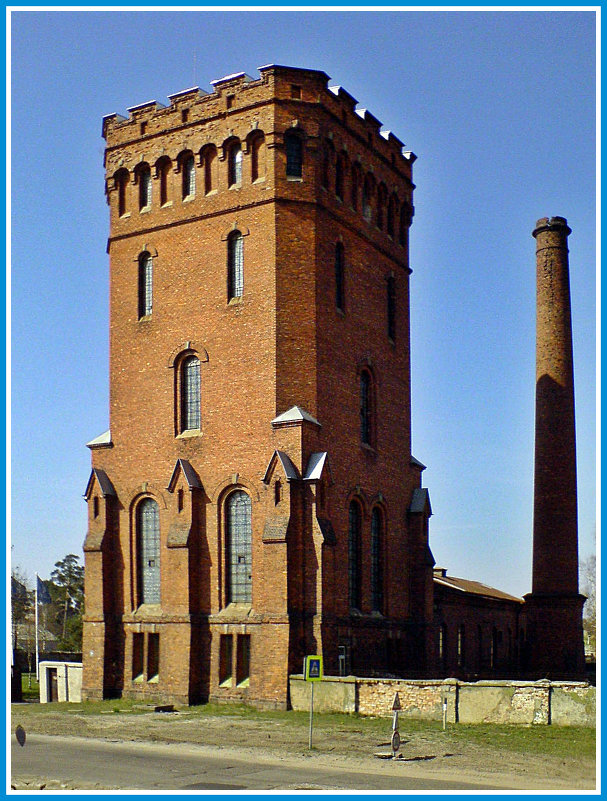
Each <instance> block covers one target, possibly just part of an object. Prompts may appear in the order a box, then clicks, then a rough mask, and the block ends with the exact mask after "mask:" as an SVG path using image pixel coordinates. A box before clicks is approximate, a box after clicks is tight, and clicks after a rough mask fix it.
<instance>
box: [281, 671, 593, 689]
mask: <svg viewBox="0 0 607 801" xmlns="http://www.w3.org/2000/svg"><path fill="white" fill-rule="evenodd" d="M289 678H291V679H297V680H299V681H304V676H303V673H292V674H291V675H290V676H289ZM322 680H323V681H332V682H342V683H344V684H356V683H357V682H359V683H360V684H367V685H373V684H392V685H394V686H395V687H396V686H397V685H403V686H413V687H444V686H445V685H449V686H458V687H466V688H467V687H538V688H542V687H553V688H554V687H572V688H575V689H585V688H587V687H591V686H592V685H591V684H589V682H587V681H550V680H549V679H539V680H537V681H524V680H522V679H520V680H519V679H480V680H479V681H460V680H459V679H454V678H449V679H379V678H366V677H364V676H323V679H322Z"/></svg>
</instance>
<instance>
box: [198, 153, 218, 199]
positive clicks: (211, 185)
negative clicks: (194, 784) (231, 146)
mask: <svg viewBox="0 0 607 801" xmlns="http://www.w3.org/2000/svg"><path fill="white" fill-rule="evenodd" d="M201 159H202V164H203V172H204V193H205V195H208V194H209V192H213V191H214V189H215V188H216V187H215V181H216V179H215V164H216V159H217V149H216V148H215V145H205V147H203V148H202V150H201Z"/></svg>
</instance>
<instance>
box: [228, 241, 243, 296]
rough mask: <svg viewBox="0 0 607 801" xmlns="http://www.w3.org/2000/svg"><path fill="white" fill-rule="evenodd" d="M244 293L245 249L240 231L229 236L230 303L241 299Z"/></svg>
mask: <svg viewBox="0 0 607 801" xmlns="http://www.w3.org/2000/svg"><path fill="white" fill-rule="evenodd" d="M243 291H244V248H243V238H242V234H241V233H240V231H232V232H231V233H230V235H229V236H228V301H230V300H232V299H233V298H241V297H242V294H243Z"/></svg>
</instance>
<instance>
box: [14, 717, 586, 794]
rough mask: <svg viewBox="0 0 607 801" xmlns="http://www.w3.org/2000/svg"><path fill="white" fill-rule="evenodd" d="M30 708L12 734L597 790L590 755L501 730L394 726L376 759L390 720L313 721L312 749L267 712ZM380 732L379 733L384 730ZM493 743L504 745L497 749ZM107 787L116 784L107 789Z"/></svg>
mask: <svg viewBox="0 0 607 801" xmlns="http://www.w3.org/2000/svg"><path fill="white" fill-rule="evenodd" d="M31 706H32V705H29V704H20V705H15V706H14V707H13V716H12V733H11V734H12V736H14V730H15V728H16V726H17V725H18V724H20V725H21V726H23V728H24V729H25V731H26V732H29V733H38V734H50V735H62V736H70V735H71V736H80V737H94V738H98V739H105V740H112V741H120V742H125V741H148V742H158V743H176V742H186V743H196V744H200V745H202V746H204V747H205V748H209V749H210V750H213V751H214V752H216V751H217V749H220V750H222V752H223V753H225V754H226V756H227V755H228V754H229V753H234V752H236V751H237V753H238V756H240V757H243V756H247V755H250V756H251V759H263V760H268V761H279V762H281V764H284V763H285V761H287V762H292V763H293V764H299V765H301V764H302V760H304V761H305V760H309V759H310V758H311V755H312V754H313V757H314V759H315V760H316V761H317V763H323V764H326V765H337V764H339V765H340V766H342V767H343V766H344V765H350V766H351V768H352V770H353V771H356V770H363V769H364V770H365V771H375V770H377V771H378V772H381V771H385V770H390V771H392V770H395V769H396V770H398V767H397V764H405V765H406V766H407V771H408V774H409V775H420V776H422V775H423V776H425V777H427V778H449V779H460V780H461V781H466V780H473V781H476V782H486V783H487V784H493V785H498V786H504V787H517V788H520V789H529V790H534V789H535V790H537V789H543V790H548V791H549V790H558V789H560V790H570V791H576V790H592V789H595V787H596V778H595V777H596V765H595V760H594V759H593V758H591V757H589V756H574V755H572V756H567V757H566V758H562V757H557V756H547V755H537V754H530V753H519V752H517V751H516V750H512V749H510V748H508V747H507V746H506V741H505V740H504V739H502V738H507V737H508V734H507V732H506V733H505V732H503V731H501V730H500V729H496V736H495V744H491V745H487V743H482V744H479V743H476V742H474V741H473V738H462V737H461V736H457V732H456V731H454V730H453V729H451V730H450V727H447V731H446V732H443V731H442V730H441V729H440V728H437V727H436V726H434V727H428V728H427V729H425V728H424V727H419V726H418V727H416V729H417V730H415V731H414V730H413V729H410V730H407V727H406V724H404V725H401V738H402V741H401V747H400V760H399V762H398V763H396V762H392V761H388V760H382V759H380V758H379V757H378V755H387V754H391V749H390V735H391V721H390V720H388V719H387V720H382V721H374V722H373V724H371V723H369V722H368V721H365V720H362V721H361V720H360V719H358V720H353V721H352V722H348V723H347V724H340V723H337V724H336V723H335V721H330V720H327V719H323V717H321V716H317V718H315V727H314V740H313V745H314V748H313V752H310V751H309V749H308V728H307V726H306V725H302V722H301V720H300V722H299V724H298V725H294V724H293V723H292V722H290V721H289V720H285V719H282V718H278V719H272V717H261V716H259V717H252V718H248V717H246V716H245V717H243V716H237V715H234V716H233V715H230V714H221V715H217V716H206V715H205V716H199V715H195V714H191V713H190V712H189V711H188V710H187V709H184V710H182V711H176V712H153V711H150V712H140V713H139V714H133V713H127V712H120V713H117V712H112V710H108V711H107V712H104V713H101V714H95V715H91V714H82V713H80V712H79V711H78V710H73V711H54V712H53V711H49V712H44V714H40V708H39V707H38V709H37V710H34V709H32V708H31ZM384 729H385V732H384ZM500 740H501V742H502V743H504V746H505V747H502V746H501V743H500ZM13 783H14V786H15V788H16V789H42V786H41V785H42V784H46V789H49V790H50V789H54V790H57V789H106V788H101V787H99V786H95V787H90V788H85V787H78V788H70V787H67V786H66V785H61V784H58V783H57V782H50V781H45V780H44V777H31V776H28V777H25V776H24V777H13ZM107 789H115V788H110V787H108V788H107Z"/></svg>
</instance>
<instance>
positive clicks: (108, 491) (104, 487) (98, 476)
mask: <svg viewBox="0 0 607 801" xmlns="http://www.w3.org/2000/svg"><path fill="white" fill-rule="evenodd" d="M95 481H97V483H98V484H99V488H100V489H101V494H102V495H103V497H104V498H107V497H108V496H112V497H116V490H115V489H114V485H113V484H112V482H111V481H110V480H109V478H108V476H107V473H106V472H105V470H100V469H99V468H98V467H93V469H92V470H91V475H90V476H89V480H88V484H87V485H86V490H85V491H84V496H83V497H84V498H86V500H87V501H88V499H89V498H90V497H91V492H92V491H93V484H94V483H95Z"/></svg>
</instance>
